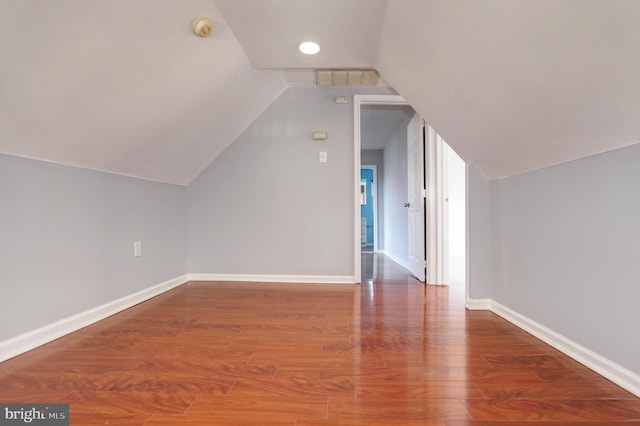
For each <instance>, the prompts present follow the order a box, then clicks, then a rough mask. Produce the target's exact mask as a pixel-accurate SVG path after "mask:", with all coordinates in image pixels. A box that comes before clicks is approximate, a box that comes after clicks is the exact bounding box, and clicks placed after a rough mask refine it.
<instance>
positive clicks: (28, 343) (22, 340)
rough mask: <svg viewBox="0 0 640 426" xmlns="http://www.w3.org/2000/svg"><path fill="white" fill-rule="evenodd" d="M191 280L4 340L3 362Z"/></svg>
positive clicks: (152, 289) (0, 358)
mask: <svg viewBox="0 0 640 426" xmlns="http://www.w3.org/2000/svg"><path fill="white" fill-rule="evenodd" d="M187 281H188V280H187V275H182V276H180V277H176V278H173V279H171V280H169V281H165V282H163V283H160V284H157V285H154V286H152V287H149V288H146V289H144V290H141V291H138V292H136V293H133V294H130V295H128V296H124V297H121V298H120V299H117V300H114V301H112V302H108V303H105V304H104V305H101V306H97V307H95V308H92V309H89V310H88V311H84V312H81V313H79V314H76V315H72V316H70V317H67V318H64V319H62V320H60V321H56V322H54V323H51V324H48V325H46V326H44V327H40V328H38V329H35V330H32V331H29V332H27V333H24V334H21V335H19V336H16V337H13V338H11V339H8V340H4V341H2V342H0V362H1V361H4V360H6V359H9V358H13V357H14V356H16V355H20V354H21V353H24V352H27V351H30V350H31V349H34V348H36V347H38V346H41V345H44V344H45V343H49V342H51V341H53V340H55V339H58V338H60V337H62V336H64V335H66V334H69V333H72V332H74V331H77V330H79V329H81V328H83V327H86V326H88V325H90V324H93V323H95V322H98V321H100V320H102V319H105V318H106V317H108V316H111V315H113V314H117V313H118V312H121V311H123V310H125V309H127V308H130V307H132V306H134V305H137V304H138V303H141V302H144V301H145V300H149V299H151V298H152V297H155V296H157V295H159V294H162V293H164V292H166V291H169V290H171V289H173V288H175V287H178V286H179V285H182V284H184V283H185V282H187Z"/></svg>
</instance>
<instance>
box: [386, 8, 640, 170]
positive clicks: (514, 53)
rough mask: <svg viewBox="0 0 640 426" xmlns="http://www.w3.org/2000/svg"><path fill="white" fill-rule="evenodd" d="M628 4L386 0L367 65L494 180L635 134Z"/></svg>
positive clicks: (639, 123) (639, 43) (639, 11)
mask: <svg viewBox="0 0 640 426" xmlns="http://www.w3.org/2000/svg"><path fill="white" fill-rule="evenodd" d="M638 22H640V2H639V1H636V0H616V1H605V0H516V1H505V0H482V1H477V0H454V1H450V0H389V2H388V4H387V10H386V14H385V22H384V26H383V30H382V35H381V38H380V46H379V50H378V57H377V60H376V66H377V68H378V69H379V71H380V72H381V73H382V75H383V76H384V77H385V79H386V80H387V81H388V82H389V83H390V84H391V85H392V86H394V87H395V89H396V90H397V91H398V92H399V93H400V94H401V95H403V96H404V97H405V98H406V99H407V101H408V102H409V103H410V104H411V105H412V106H413V107H414V108H415V109H416V110H417V111H418V112H419V113H420V114H421V115H422V116H423V117H425V119H426V120H427V122H429V123H430V124H431V125H432V126H434V128H435V129H436V130H437V131H438V132H439V133H440V134H441V135H442V137H443V138H444V139H445V140H446V141H447V142H448V143H449V145H451V146H452V147H453V148H454V149H455V150H456V151H457V152H458V154H460V155H461V156H462V157H463V158H464V159H465V161H467V162H468V163H472V164H474V165H475V166H476V167H477V168H478V169H479V170H480V171H481V172H482V173H483V174H485V176H486V177H488V178H500V177H504V176H509V175H513V174H518V173H521V172H525V171H528V170H534V169H538V168H541V167H545V166H549V165H553V164H558V163H562V162H566V161H569V160H573V159H577V158H581V157H584V156H588V155H591V154H595V153H600V152H603V151H607V150H611V149H615V148H618V147H622V146H625V145H629V144H634V143H638V142H640V120H639V119H638V117H639V114H640V25H638Z"/></svg>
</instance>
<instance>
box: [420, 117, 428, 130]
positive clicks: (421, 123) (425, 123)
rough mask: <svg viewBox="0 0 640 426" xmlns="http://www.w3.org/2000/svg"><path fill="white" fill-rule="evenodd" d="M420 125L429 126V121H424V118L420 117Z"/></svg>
mask: <svg viewBox="0 0 640 426" xmlns="http://www.w3.org/2000/svg"><path fill="white" fill-rule="evenodd" d="M420 125H421V126H422V128H423V129H424V128H425V127H426V126H427V122H426V121H424V118H421V119H420Z"/></svg>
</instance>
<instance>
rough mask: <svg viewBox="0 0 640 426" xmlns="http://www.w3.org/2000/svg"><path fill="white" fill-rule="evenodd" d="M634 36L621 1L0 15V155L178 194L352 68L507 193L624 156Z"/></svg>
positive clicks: (113, 0)
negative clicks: (393, 95)
mask: <svg viewBox="0 0 640 426" xmlns="http://www.w3.org/2000/svg"><path fill="white" fill-rule="evenodd" d="M218 8H220V9H218ZM198 15H205V16H208V17H210V18H211V19H212V20H213V21H214V34H213V36H212V37H210V38H206V39H203V38H198V37H196V36H194V35H193V34H192V33H191V31H190V24H191V21H192V20H193V19H194V18H195V17H196V16H198ZM637 22H640V1H637V0H616V1H605V0H515V1H505V0H482V1H478V0H387V1H385V0H349V1H346V0H242V1H238V0H218V1H217V3H216V2H215V1H214V0H183V1H172V0H108V1H85V0H56V1H50V0H2V1H0V49H1V59H0V61H1V62H0V63H1V66H0V152H2V153H8V154H14V155H20V156H26V157H33V158H39V159H44V160H48V161H54V162H59V163H63V164H71V165H78V166H82V167H87V168H92V169H98V170H105V171H110V172H115V173H121V174H125V175H132V176H139V177H143V178H146V179H151V180H156V181H161V182H171V183H177V184H183V185H185V184H188V183H189V182H191V181H192V180H193V179H194V178H195V177H196V176H197V175H198V174H199V173H200V172H201V171H202V170H203V169H204V168H205V167H206V166H207V165H208V164H209V163H210V162H211V161H213V159H215V158H216V156H217V155H218V154H219V153H220V152H221V151H222V150H223V149H224V148H225V147H226V146H227V145H228V144H229V143H231V142H232V141H233V139H234V138H235V137H236V136H237V135H238V134H239V133H240V132H242V131H243V130H244V129H245V128H246V127H247V126H248V125H249V124H250V123H251V121H252V120H253V119H254V118H255V117H256V116H257V115H258V114H259V113H260V112H262V111H263V110H264V109H265V108H266V107H267V106H268V105H269V104H270V103H271V102H272V101H273V100H274V99H275V98H276V97H277V96H278V95H279V94H280V93H282V91H283V90H285V89H286V87H287V86H289V85H294V84H305V83H294V82H304V81H308V82H310V83H311V82H312V80H311V79H309V74H305V73H308V72H309V71H308V69H310V68H313V67H329V68H333V67H353V66H358V67H365V66H370V67H376V68H377V69H378V70H379V71H380V72H381V74H382V77H383V78H384V80H386V81H387V82H388V83H389V84H390V85H391V86H393V87H394V88H395V89H396V90H397V91H398V92H399V93H400V94H401V95H403V96H404V97H405V98H406V99H407V100H408V101H409V103H410V104H411V105H412V106H413V107H414V108H415V109H416V110H417V111H418V112H419V113H420V114H421V115H422V116H424V117H425V118H426V120H427V121H428V122H429V123H430V124H431V125H432V126H433V127H434V128H435V129H436V130H437V131H438V132H439V133H440V134H441V135H442V136H443V137H444V138H445V140H447V142H448V143H449V144H450V145H451V146H452V147H453V148H454V149H455V150H456V151H457V152H458V153H459V154H460V155H461V156H462V157H463V158H464V160H465V161H467V162H469V163H471V164H473V165H475V166H476V167H477V168H478V169H479V170H480V171H481V172H482V173H484V174H485V176H487V177H489V178H499V177H503V176H509V175H512V174H517V173H521V172H524V171H527V170H532V169H537V168H540V167H545V166H548V165H552V164H557V163H561V162H564V161H569V160H572V159H575V158H580V157H584V156H587V155H590V154H594V153H598V152H602V151H607V150H610V149H614V148H617V147H621V146H625V145H629V144H633V143H637V142H639V141H640V120H638V119H637V117H638V116H639V113H640V77H639V76H640V48H639V44H640V42H639V40H640V25H637ZM306 38H317V41H318V42H319V43H320V44H321V45H322V47H323V50H322V52H321V55H319V56H317V57H303V56H301V55H300V54H299V53H298V52H297V51H296V50H295V46H297V44H298V43H299V42H300V41H301V40H302V39H306ZM257 67H261V68H260V69H259V68H257Z"/></svg>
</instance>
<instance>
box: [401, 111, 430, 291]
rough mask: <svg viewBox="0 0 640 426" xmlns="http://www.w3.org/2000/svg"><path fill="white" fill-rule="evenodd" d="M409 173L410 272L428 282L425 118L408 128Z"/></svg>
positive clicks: (418, 119) (413, 120)
mask: <svg viewBox="0 0 640 426" xmlns="http://www.w3.org/2000/svg"><path fill="white" fill-rule="evenodd" d="M407 170H408V202H407V203H405V207H407V209H408V212H409V213H408V214H409V256H408V257H409V271H410V272H411V273H412V274H413V275H414V276H415V277H416V278H418V279H419V280H420V281H422V282H424V281H425V274H426V253H425V251H426V250H425V195H426V191H425V186H424V131H423V125H422V119H421V118H420V116H419V115H418V114H415V115H414V116H413V118H412V119H411V121H410V122H409V125H408V126H407Z"/></svg>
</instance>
